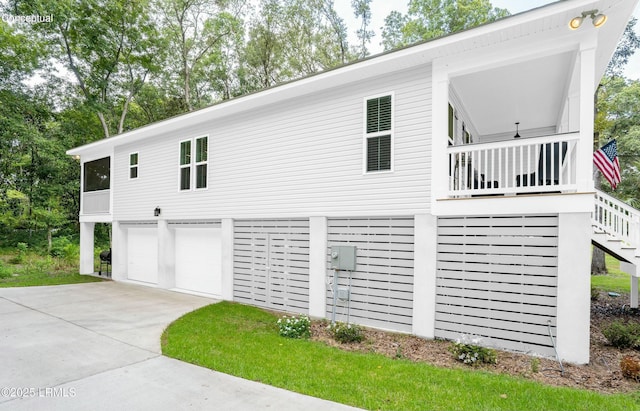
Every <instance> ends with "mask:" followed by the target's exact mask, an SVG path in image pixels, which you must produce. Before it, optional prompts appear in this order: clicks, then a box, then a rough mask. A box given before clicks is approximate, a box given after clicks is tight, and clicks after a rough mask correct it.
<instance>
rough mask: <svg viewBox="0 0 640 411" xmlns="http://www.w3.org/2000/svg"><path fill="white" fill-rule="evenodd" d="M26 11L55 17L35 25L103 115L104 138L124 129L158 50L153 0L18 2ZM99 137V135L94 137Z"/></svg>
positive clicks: (20, 9) (15, 0) (19, 8)
mask: <svg viewBox="0 0 640 411" xmlns="http://www.w3.org/2000/svg"><path fill="white" fill-rule="evenodd" d="M12 3H13V8H14V9H15V10H16V11H17V12H19V13H22V14H39V15H48V14H53V15H55V19H54V20H53V22H52V23H49V24H33V25H30V26H26V27H25V30H27V31H28V30H32V31H34V32H35V34H36V35H38V36H40V37H41V38H43V39H46V41H47V43H48V45H49V49H48V52H49V53H50V55H51V57H52V58H54V59H55V60H57V61H58V62H59V63H61V64H63V65H64V66H65V67H66V68H67V69H68V70H69V72H70V73H72V75H73V77H74V79H75V81H76V86H77V87H78V90H79V92H80V93H81V95H82V96H83V97H84V100H85V102H86V104H88V105H89V106H90V107H91V108H92V109H93V111H94V112H95V114H96V115H97V117H98V119H99V121H100V124H101V126H102V136H103V137H109V136H110V135H112V134H113V133H121V132H122V131H123V130H124V128H125V119H126V116H127V109H128V105H129V104H130V102H131V100H132V98H133V97H134V96H135V94H136V93H137V92H138V91H139V90H140V87H141V84H142V83H144V81H145V80H146V77H147V75H148V73H149V71H151V70H153V69H154V67H157V66H154V64H153V61H154V59H155V58H156V56H157V54H158V47H157V44H156V38H157V35H156V33H155V27H154V26H153V24H152V22H151V20H150V19H149V10H148V5H149V4H148V1H147V0H139V1H135V2H131V1H128V0H85V1H82V2H80V3H77V2H76V1H74V0H28V1H27V0H13V1H12ZM94 138H95V137H94Z"/></svg>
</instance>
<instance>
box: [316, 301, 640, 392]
mask: <svg viewBox="0 0 640 411" xmlns="http://www.w3.org/2000/svg"><path fill="white" fill-rule="evenodd" d="M628 302H629V296H628V295H626V296H625V295H622V296H620V297H609V296H608V295H607V294H605V293H601V294H600V296H599V298H598V299H597V300H596V301H592V302H591V362H590V363H589V364H588V365H573V364H563V366H564V373H561V370H560V365H559V364H558V363H557V362H556V361H555V360H553V359H548V358H536V357H531V356H529V355H525V354H518V353H512V352H506V351H498V352H497V359H498V361H497V364H494V365H480V366H478V367H476V368H477V369H482V370H485V371H488V372H494V373H500V374H508V375H512V376H517V377H523V378H526V379H530V380H533V381H538V382H541V383H544V384H548V385H554V386H563V387H571V388H582V389H587V390H591V391H596V392H600V393H628V392H632V391H637V390H638V389H639V388H640V384H638V383H637V382H635V381H633V380H630V379H627V378H625V377H623V375H622V371H621V370H620V360H621V359H622V358H623V357H624V356H625V355H631V356H635V357H636V358H639V359H640V352H638V351H637V350H633V349H628V350H620V349H617V348H615V347H612V346H609V345H607V341H606V339H605V337H604V335H603V334H602V329H603V328H604V327H606V325H607V324H610V323H611V322H613V321H616V320H625V321H637V322H639V323H640V311H639V310H632V309H629V306H628ZM327 324H328V323H327V322H326V321H313V322H312V325H311V335H312V337H311V338H312V339H314V340H317V341H322V342H324V343H326V344H328V345H331V346H335V347H338V348H340V349H343V350H348V351H360V352H375V353H379V354H382V355H385V356H387V357H390V358H403V359H407V360H410V361H422V362H427V363H429V364H432V365H435V366H438V367H448V368H469V366H467V365H464V364H462V363H461V362H459V361H457V360H456V359H455V358H454V357H453V355H452V354H451V352H450V351H449V347H450V346H451V342H449V341H441V340H425V339H422V338H419V337H415V336H411V335H406V334H397V333H391V332H385V331H380V330H374V329H369V328H366V329H365V331H364V332H365V339H364V341H363V342H361V343H349V344H340V343H338V342H336V341H335V340H334V339H333V337H332V336H331V334H330V333H329V331H328V329H327Z"/></svg>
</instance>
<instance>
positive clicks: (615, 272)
mask: <svg viewBox="0 0 640 411" xmlns="http://www.w3.org/2000/svg"><path fill="white" fill-rule="evenodd" d="M605 256H606V257H605V261H606V264H607V271H608V274H606V275H592V276H591V285H592V286H594V287H595V288H597V289H598V290H601V291H604V292H609V291H613V292H616V293H627V294H628V293H629V292H631V285H630V281H631V280H630V277H629V274H627V273H624V272H622V271H620V262H619V261H618V260H616V259H615V258H614V257H611V256H610V255H609V254H605Z"/></svg>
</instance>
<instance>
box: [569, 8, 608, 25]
mask: <svg viewBox="0 0 640 411" xmlns="http://www.w3.org/2000/svg"><path fill="white" fill-rule="evenodd" d="M585 17H591V21H592V22H593V26H594V27H600V26H602V25H603V24H604V23H606V22H607V16H606V15H604V14H602V13H600V14H598V9H594V10H589V11H583V12H582V15H581V16H576V17H574V18H572V19H571V21H569V28H570V29H571V30H577V29H579V28H580V26H582V22H583V21H584V19H585Z"/></svg>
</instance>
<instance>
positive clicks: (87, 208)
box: [82, 190, 111, 215]
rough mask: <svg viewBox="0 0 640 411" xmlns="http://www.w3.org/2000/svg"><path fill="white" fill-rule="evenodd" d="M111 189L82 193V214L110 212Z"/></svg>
mask: <svg viewBox="0 0 640 411" xmlns="http://www.w3.org/2000/svg"><path fill="white" fill-rule="evenodd" d="M110 198H111V190H99V191H89V192H86V193H82V214H83V215H89V214H108V213H109V212H110V207H109V204H110Z"/></svg>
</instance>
